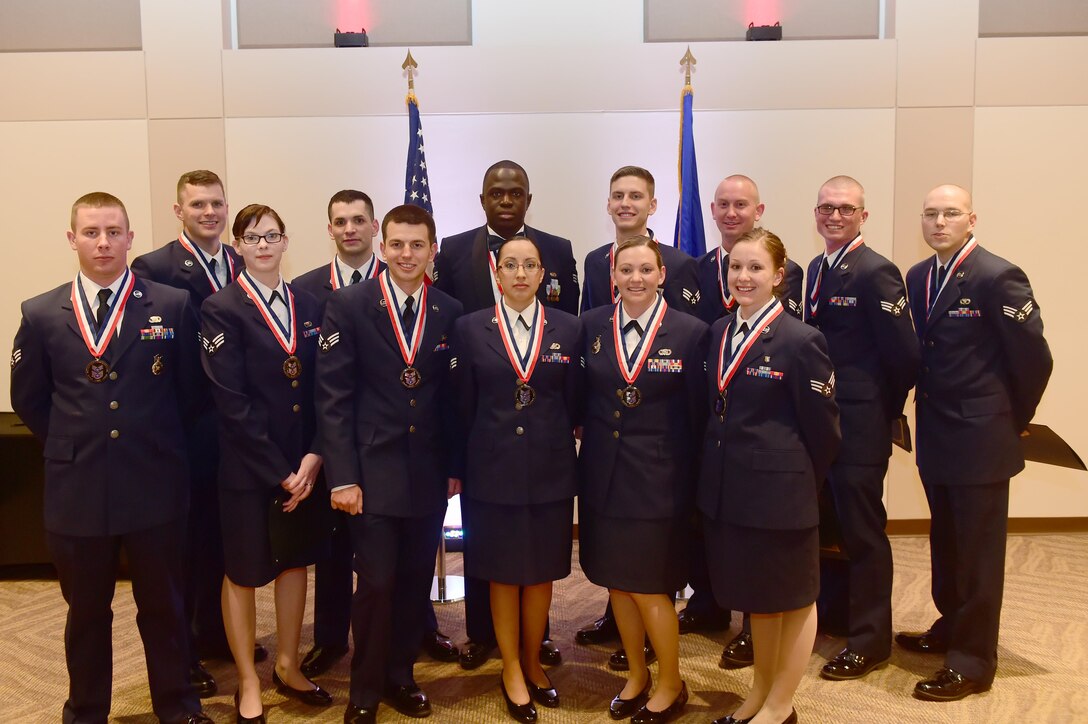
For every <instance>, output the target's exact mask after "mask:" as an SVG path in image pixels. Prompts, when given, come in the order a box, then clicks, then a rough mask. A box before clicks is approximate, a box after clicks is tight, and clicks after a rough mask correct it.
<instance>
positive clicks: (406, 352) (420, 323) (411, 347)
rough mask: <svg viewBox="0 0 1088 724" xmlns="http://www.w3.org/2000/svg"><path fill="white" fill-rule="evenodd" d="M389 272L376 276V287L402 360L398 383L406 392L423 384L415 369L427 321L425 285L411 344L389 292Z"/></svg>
mask: <svg viewBox="0 0 1088 724" xmlns="http://www.w3.org/2000/svg"><path fill="white" fill-rule="evenodd" d="M389 284H390V282H389V271H388V270H387V271H386V272H385V273H384V274H379V275H378V287H379V288H380V289H381V291H382V301H383V302H385V304H384V305H383V306H384V307H385V311H386V312H387V313H388V314H389V323H390V324H391V325H392V326H393V335H394V336H395V337H396V338H397V346H398V347H399V348H400V356H401V359H403V360H404V369H403V370H401V373H400V383H401V385H403V386H404V389H406V390H414V389H415V388H417V387H419V386H420V385H421V384H423V375H422V374H420V372H419V370H418V369H416V367H415V366H414V365H415V361H416V354H417V353H418V352H419V349H420V347H421V346H422V344H423V328H424V326H425V324H426V321H427V285H426V284H424V285H423V287H422V289H421V291H420V292H419V304H417V305H416V309H418V310H419V313H418V314H417V315H416V320H415V323H414V324H413V325H412V343H411V344H408V339H407V338H406V337H405V335H404V327H403V326H402V325H401V322H400V319H399V317H398V314H397V312H396V311H394V310H396V309H399V305H398V304H397V300H396V299H394V298H393V294H392V293H391V292H390V290H389Z"/></svg>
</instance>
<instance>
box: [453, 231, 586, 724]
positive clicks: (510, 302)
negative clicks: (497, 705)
mask: <svg viewBox="0 0 1088 724" xmlns="http://www.w3.org/2000/svg"><path fill="white" fill-rule="evenodd" d="M544 274H545V269H544V267H543V266H542V265H541V262H540V250H539V249H538V248H537V246H536V244H535V243H534V242H532V241H531V240H529V239H527V238H524V237H514V238H512V239H510V240H509V241H506V242H505V243H504V244H503V245H502V247H501V248H500V249H499V254H498V259H497V263H496V269H495V279H496V281H497V282H498V285H499V289H500V290H501V292H502V299H501V300H500V301H498V302H497V303H496V304H495V306H494V307H491V308H489V309H481V310H480V311H478V312H475V313H473V314H469V315H466V316H464V317H461V318H460V319H458V320H457V324H456V327H455V334H454V350H453V353H454V355H455V358H454V359H455V364H454V365H453V367H452V369H451V372H450V375H451V380H452V383H453V385H454V389H455V390H456V394H457V398H458V400H459V405H458V407H459V410H460V421H461V422H463V424H464V433H463V434H465V435H466V436H467V440H466V443H467V444H466V458H465V462H466V474H465V480H464V492H463V494H462V500H463V501H464V504H463V505H464V507H463V511H464V516H465V528H466V530H468V531H470V533H469V534H468V535H466V536H465V570H466V573H467V574H468V575H470V576H474V577H477V578H481V579H483V580H487V581H490V589H491V617H492V620H493V622H494V626H495V637H496V640H497V641H498V644H499V650H500V652H501V653H502V660H503V671H502V680H501V682H500V688H501V690H502V693H503V698H504V699H505V701H506V706H507V710H508V711H509V712H510V714H511V716H512V717H513V718H514V719H516V720H518V721H521V722H531V721H536V718H537V712H536V708H535V706H534V705H533V702H536V703H538V704H541V705H542V706H547V707H556V706H558V705H559V694H558V693H557V692H556V690H555V688H554V687H552V684H551V681H550V680H549V679H548V675H547V674H546V673H545V672H544V669H543V668H542V667H541V665H540V660H539V656H538V651H539V650H540V643H541V641H542V640H543V638H544V630H545V627H546V625H547V623H548V609H549V607H550V605H551V597H552V582H553V581H556V580H559V579H561V578H566V577H567V576H568V575H569V574H570V561H571V549H572V525H573V520H574V496H575V494H576V493H577V487H578V482H577V461H576V457H575V451H574V425H575V421H576V417H577V404H578V399H579V396H580V387H581V380H582V374H581V373H582V368H581V365H580V364H579V355H580V354H581V349H582V325H581V323H580V322H579V321H578V318H577V317H575V316H573V315H571V314H567V313H566V312H562V311H560V310H557V309H553V308H549V309H547V311H546V312H545V308H544V306H543V305H542V304H540V302H539V301H538V300H537V297H536V292H537V289H538V288H539V287H540V283H541V281H543V279H544Z"/></svg>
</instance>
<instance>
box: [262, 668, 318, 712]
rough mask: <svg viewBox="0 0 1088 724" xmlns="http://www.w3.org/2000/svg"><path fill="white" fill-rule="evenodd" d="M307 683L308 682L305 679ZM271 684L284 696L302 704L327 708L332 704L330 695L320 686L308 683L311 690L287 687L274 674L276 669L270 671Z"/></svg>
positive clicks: (285, 683) (278, 676)
mask: <svg viewBox="0 0 1088 724" xmlns="http://www.w3.org/2000/svg"><path fill="white" fill-rule="evenodd" d="M307 681H310V680H309V679H307ZM272 683H273V684H275V685H276V690H277V691H279V692H280V693H281V694H283V695H284V696H287V697H290V698H292V699H298V700H299V701H301V702H302V703H303V704H309V705H310V706H328V705H329V704H331V703H332V694H330V693H329V692H327V691H325V690H324V689H322V688H321V687H320V686H318V685H317V684H315V683H314V682H312V681H310V685H311V686H313V687H314V688H312V689H296V688H294V687H293V686H288V685H287V682H286V681H284V680H283V679H281V678H280V675H279V674H278V673H276V669H275V668H274V667H273V669H272Z"/></svg>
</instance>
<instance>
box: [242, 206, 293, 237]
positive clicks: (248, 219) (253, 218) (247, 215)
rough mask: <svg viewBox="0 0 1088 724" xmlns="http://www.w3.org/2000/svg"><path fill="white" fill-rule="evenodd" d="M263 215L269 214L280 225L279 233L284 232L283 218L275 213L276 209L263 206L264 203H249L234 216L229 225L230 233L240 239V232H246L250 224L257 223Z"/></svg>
mask: <svg viewBox="0 0 1088 724" xmlns="http://www.w3.org/2000/svg"><path fill="white" fill-rule="evenodd" d="M265 216H271V217H272V218H273V219H275V220H276V224H277V225H278V226H279V227H280V233H281V234H283V233H286V232H287V227H286V226H284V225H283V219H281V218H280V215H279V214H277V213H276V210H275V209H273V208H272V207H271V206H265V205H264V204H250V205H249V206H247V207H245V208H244V209H242V210H241V211H239V212H238V215H237V216H235V217H234V224H233V225H232V226H231V227H230V233H231V234H232V235H233V236H234V238H235V239H241V238H242V234H244V233H245V232H246V229H248V228H249V225H250V224H254V223H257V222H258V221H260V220H261V219H263V218H264V217H265Z"/></svg>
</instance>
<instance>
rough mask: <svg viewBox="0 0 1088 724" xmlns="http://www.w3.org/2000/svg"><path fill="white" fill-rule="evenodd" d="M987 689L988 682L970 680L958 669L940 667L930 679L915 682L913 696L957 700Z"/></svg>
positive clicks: (938, 699) (988, 686) (936, 699)
mask: <svg viewBox="0 0 1088 724" xmlns="http://www.w3.org/2000/svg"><path fill="white" fill-rule="evenodd" d="M989 689H990V685H989V684H982V683H979V682H977V681H972V680H971V679H968V678H967V677H966V676H964V675H963V674H961V673H959V672H958V671H955V670H953V669H941V670H940V671H938V672H937V673H936V674H934V676H933V678H932V679H927V680H925V681H919V682H918V683H917V684H915V686H914V696H915V697H916V698H918V699H924V700H926V701H959V700H960V699H962V698H963V697H965V696H969V695H971V694H978V693H981V692H983V691H989Z"/></svg>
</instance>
